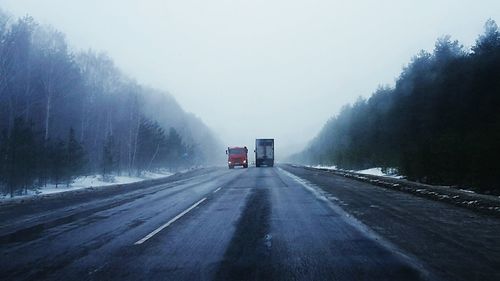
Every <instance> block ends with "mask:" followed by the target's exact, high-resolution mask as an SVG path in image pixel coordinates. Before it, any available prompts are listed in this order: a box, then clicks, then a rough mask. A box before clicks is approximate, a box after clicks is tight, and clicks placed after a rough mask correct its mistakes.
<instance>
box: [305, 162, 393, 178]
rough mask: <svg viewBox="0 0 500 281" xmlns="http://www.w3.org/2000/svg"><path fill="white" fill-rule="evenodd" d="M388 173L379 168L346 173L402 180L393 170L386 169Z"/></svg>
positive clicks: (320, 166) (331, 167)
mask: <svg viewBox="0 0 500 281" xmlns="http://www.w3.org/2000/svg"><path fill="white" fill-rule="evenodd" d="M309 167H311V168H316V169H327V170H340V169H337V166H322V165H315V166H309ZM391 170H392V171H391ZM388 171H391V172H390V173H384V172H383V171H382V168H380V167H376V168H370V169H365V170H347V172H354V173H359V174H365V175H372V176H380V177H390V178H396V179H402V178H403V176H400V175H398V174H397V173H396V170H395V169H388Z"/></svg>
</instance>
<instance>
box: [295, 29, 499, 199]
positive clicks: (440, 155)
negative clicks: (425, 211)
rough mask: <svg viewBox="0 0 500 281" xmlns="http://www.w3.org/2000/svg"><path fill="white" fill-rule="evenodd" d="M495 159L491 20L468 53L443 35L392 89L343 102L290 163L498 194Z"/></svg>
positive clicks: (495, 57)
mask: <svg viewBox="0 0 500 281" xmlns="http://www.w3.org/2000/svg"><path fill="white" fill-rule="evenodd" d="M499 156H500V31H499V29H498V26H497V24H496V23H495V22H494V21H493V20H488V21H487V22H486V24H485V32H484V34H482V35H481V36H479V38H478V39H477V41H476V43H475V45H474V46H473V47H472V48H471V50H466V49H465V48H464V47H463V46H462V45H461V44H460V43H459V42H457V41H452V40H450V37H449V36H446V37H443V38H440V39H439V40H437V42H436V45H435V48H434V51H433V53H428V52H425V51H421V52H420V53H419V54H418V55H416V56H415V57H414V58H413V59H412V61H411V63H410V64H409V65H408V66H407V67H405V68H404V69H403V71H402V73H401V75H400V76H399V78H398V79H397V80H396V84H395V86H394V87H393V88H391V87H380V88H379V89H378V90H377V91H376V92H375V93H374V94H373V95H372V96H371V97H370V98H368V99H362V98H360V99H359V100H358V101H357V102H355V103H354V104H352V105H347V106H345V107H343V108H342V110H341V111H340V113H339V114H338V115H336V116H335V117H333V118H331V119H330V120H329V121H328V122H327V123H326V124H325V126H324V128H323V129H322V131H321V132H320V134H319V135H318V136H317V137H316V138H315V139H314V140H313V141H312V142H311V144H310V145H309V146H308V148H307V149H306V150H304V151H303V152H301V153H299V154H297V155H295V156H294V157H293V160H295V161H299V162H304V163H308V164H330V165H336V166H337V167H339V168H344V169H365V168H370V167H384V168H396V169H397V170H398V171H399V173H400V174H402V175H404V176H406V177H407V178H408V179H411V180H417V181H421V182H426V183H433V184H446V185H457V186H465V187H475V188H478V189H482V190H483V191H486V192H491V191H494V192H496V193H499V192H500V173H499V172H498V171H499V170H500V164H499V163H500V162H499V159H498V158H499Z"/></svg>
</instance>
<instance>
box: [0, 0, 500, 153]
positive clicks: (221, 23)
mask: <svg viewBox="0 0 500 281" xmlns="http://www.w3.org/2000/svg"><path fill="white" fill-rule="evenodd" d="M457 3H460V4H457ZM0 7H1V8H2V9H4V10H6V11H7V12H9V13H12V14H13V15H14V16H16V17H19V16H23V15H25V14H29V15H31V16H33V17H34V18H35V19H36V20H37V21H40V22H43V23H46V24H50V25H53V26H54V27H55V28H57V29H59V30H61V31H62V32H64V33H65V34H66V35H67V38H68V41H69V42H70V44H71V45H72V47H73V48H75V49H76V50H82V49H83V50H85V49H89V48H92V49H95V50H97V51H104V52H106V53H107V54H108V55H109V56H110V57H111V58H113V60H114V61H115V62H116V64H117V65H118V67H120V68H121V69H122V70H123V71H124V72H125V73H126V74H128V75H130V76H131V77H134V78H135V79H137V81H138V82H139V83H141V84H145V85H148V86H151V87H154V88H157V89H161V90H166V91H168V92H169V93H171V94H172V95H173V96H174V97H175V98H176V99H177V101H178V102H179V103H180V105H181V106H182V107H183V108H184V109H185V110H187V111H189V112H192V113H194V114H195V115H197V116H198V117H200V118H201V119H202V120H203V121H204V122H205V123H206V124H207V125H208V126H209V127H210V128H212V129H213V131H214V132H215V134H216V135H217V136H218V137H219V138H220V140H221V141H222V142H223V143H224V144H227V145H247V146H249V147H250V148H253V143H254V139H255V138H260V137H262V138H275V139H276V151H277V152H276V153H277V155H276V156H277V157H278V158H281V157H283V156H286V155H288V154H290V153H293V152H296V151H298V150H300V149H302V148H303V147H304V146H305V145H306V144H307V143H308V141H310V140H311V139H312V138H313V137H314V136H315V135H316V134H317V133H318V131H319V130H320V129H321V127H322V126H323V124H324V123H325V122H326V121H327V120H328V118H330V117H331V116H332V115H334V114H336V113H337V112H338V111H339V110H340V108H341V107H342V105H344V104H346V103H349V102H354V101H355V100H356V99H357V97H358V96H369V95H370V94H371V93H372V92H374V91H375V90H376V88H377V86H378V85H381V84H382V85H384V84H392V83H393V82H394V78H395V77H396V76H397V75H398V74H399V73H400V72H401V69H402V67H403V66H404V64H406V63H408V62H409V61H410V59H411V57H412V56H414V55H415V54H416V53H417V52H418V51H419V50H421V49H425V50H432V49H433V47H434V43H435V41H436V39H437V38H438V37H440V36H442V35H445V34H450V35H452V38H453V39H457V40H459V41H460V42H461V43H463V44H466V45H467V46H470V45H472V44H474V42H475V39H476V38H477V35H478V34H480V33H481V32H482V28H483V24H484V22H485V21H486V20H487V19H488V18H493V19H495V20H500V2H498V1H481V4H480V5H478V4H477V1H460V2H457V1H451V0H447V1H439V3H438V2H437V1H428V0H426V1H412V2H411V3H410V1H396V0H394V1H309V0H308V1H291V0H287V1H243V0H227V1H215V0H213V1H189V0H182V1H164V0H154V1H153V0H149V1H139V0H136V1H132V0H109V1H97V0H85V1H83V0H81V1H76V0H74V1H67V0H44V1H39V0H0ZM251 150H252V149H251ZM222 153H223V150H222Z"/></svg>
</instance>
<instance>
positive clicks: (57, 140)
mask: <svg viewBox="0 0 500 281" xmlns="http://www.w3.org/2000/svg"><path fill="white" fill-rule="evenodd" d="M157 107H161V108H162V111H159V110H155V108H157ZM152 112H154V114H152ZM0 132H1V134H0V136H1V137H0V188H1V191H2V192H3V193H4V194H5V193H7V192H8V193H11V195H13V194H16V193H21V192H23V191H24V192H25V191H27V190H28V189H29V188H32V187H36V186H43V185H46V184H47V183H50V184H56V185H57V184H60V183H64V184H69V183H71V181H72V180H73V179H74V178H75V177H77V176H79V175H87V174H97V173H98V174H101V175H102V176H103V177H106V178H109V179H111V178H112V176H113V175H117V174H123V173H126V174H130V175H140V174H141V173H142V172H143V171H147V170H155V169H159V168H169V169H172V170H175V169H179V168H185V167H190V166H193V165H200V164H203V163H206V162H207V161H208V160H210V158H211V155H212V154H211V153H213V151H214V149H213V148H214V147H215V145H216V144H217V141H216V140H215V138H214V137H213V136H212V135H211V132H210V130H208V129H207V128H206V127H205V125H203V123H202V122H201V121H199V120H198V119H197V118H195V117H193V116H192V115H189V114H186V113H185V112H184V111H183V110H182V109H181V108H180V107H179V105H178V104H177V103H176V102H175V100H174V99H173V98H172V97H170V96H169V95H168V94H166V93H162V92H159V91H156V90H153V89H149V88H146V87H143V86H141V85H139V84H137V83H136V82H134V81H133V80H131V79H130V78H128V77H126V76H125V75H123V74H122V73H121V72H120V71H119V70H118V69H117V68H116V67H115V66H114V64H113V62H112V60H111V59H110V58H109V57H107V56H106V55H103V54H96V53H94V52H92V51H87V52H81V53H76V52H73V51H72V50H70V48H68V45H67V43H66V40H65V38H64V35H63V34H62V33H60V32H59V31H57V30H54V29H53V28H51V27H47V26H41V25H39V24H38V23H36V22H35V21H34V20H33V19H32V18H31V17H28V16H27V17H24V18H22V19H18V20H16V21H12V20H10V19H9V17H8V16H6V15H5V14H4V13H2V12H1V11H0ZM200 132H202V133H200ZM202 142H203V144H200V143H202Z"/></svg>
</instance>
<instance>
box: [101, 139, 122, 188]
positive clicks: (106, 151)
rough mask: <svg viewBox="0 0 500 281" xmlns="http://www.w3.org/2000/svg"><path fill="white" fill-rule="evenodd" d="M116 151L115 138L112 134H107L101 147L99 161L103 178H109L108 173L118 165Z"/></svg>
mask: <svg viewBox="0 0 500 281" xmlns="http://www.w3.org/2000/svg"><path fill="white" fill-rule="evenodd" d="M118 160H119V159H118V153H117V150H116V145H115V140H114V137H113V135H109V136H108V137H107V138H106V142H105V144H104V147H103V156H102V163H101V172H102V177H103V179H105V180H108V181H109V180H111V178H110V174H111V173H112V172H113V171H115V170H116V169H117V167H118Z"/></svg>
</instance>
